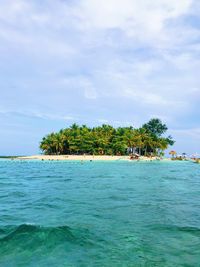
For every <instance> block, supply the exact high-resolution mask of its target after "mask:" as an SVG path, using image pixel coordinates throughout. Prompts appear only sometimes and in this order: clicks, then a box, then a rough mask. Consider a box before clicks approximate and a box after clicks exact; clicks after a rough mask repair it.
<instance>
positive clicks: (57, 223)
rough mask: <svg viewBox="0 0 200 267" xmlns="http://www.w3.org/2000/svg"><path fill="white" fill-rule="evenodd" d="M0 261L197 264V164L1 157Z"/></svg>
mask: <svg viewBox="0 0 200 267" xmlns="http://www.w3.org/2000/svg"><path fill="white" fill-rule="evenodd" d="M0 204H1V205H0V266H1V267H17V266H20V267H29V266H31V267H35V266H37V267H40V266H41V267H46V266H48V267H49V265H51V266H56V267H61V266H65V267H66V266H67V267H68V266H69V267H70V266H76V267H79V266H82V267H84V266H101V267H104V266H105V267H112V266H114V267H117V266H122V267H126V266H130V267H134V266H136V267H143V266H144V267H151V266H152V267H154V266H158V267H164V266H166V267H172V266H173V267H176V266H187V267H189V266H194V267H196V266H197V267H198V266H200V165H198V164H194V163H190V162H141V163H138V162H137V163H136V162H125V161H124V162H123V161H121V162H120V161H119V162H103V161H102V162H84V163H81V162H57V161H17V160H14V161H10V160H0Z"/></svg>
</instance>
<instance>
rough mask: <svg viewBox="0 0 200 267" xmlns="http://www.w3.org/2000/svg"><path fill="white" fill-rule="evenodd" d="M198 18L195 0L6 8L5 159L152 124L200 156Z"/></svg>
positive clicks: (28, 3)
mask: <svg viewBox="0 0 200 267" xmlns="http://www.w3.org/2000/svg"><path fill="white" fill-rule="evenodd" d="M199 14H200V2H199V1H198V0H181V1H174V0H154V1H148V0H106V1H102V0H73V1H72V0H43V1H39V0H0V124H1V128H0V154H2V155H6V154H7V155H9V154H33V153H38V152H39V150H38V144H39V141H40V139H41V138H42V136H43V135H45V134H46V133H49V132H50V131H56V130H58V129H60V128H63V127H66V126H69V125H70V124H72V123H73V122H77V123H81V124H82V123H83V124H88V125H91V126H93V125H98V124H102V123H109V124H112V125H114V126H119V125H123V126H124V125H133V126H136V127H138V126H140V125H141V124H143V123H144V122H146V121H147V120H149V119H150V118H152V117H159V118H161V119H162V120H163V122H165V123H166V124H167V125H168V127H169V134H171V135H172V136H173V137H174V138H175V139H176V141H177V142H176V145H175V146H174V149H176V150H177V151H178V152H180V153H181V152H188V153H195V152H199V153H200V108H199V105H200V74H199V70H200V16H199Z"/></svg>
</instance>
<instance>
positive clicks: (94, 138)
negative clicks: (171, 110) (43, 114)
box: [40, 119, 174, 155]
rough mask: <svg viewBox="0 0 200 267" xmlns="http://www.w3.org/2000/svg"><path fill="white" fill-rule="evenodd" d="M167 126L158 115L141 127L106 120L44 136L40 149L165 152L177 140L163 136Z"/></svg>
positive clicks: (94, 152) (51, 151) (50, 151)
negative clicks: (114, 125) (115, 125)
mask: <svg viewBox="0 0 200 267" xmlns="http://www.w3.org/2000/svg"><path fill="white" fill-rule="evenodd" d="M166 131H167V126H166V125H165V124H163V123H162V122H161V121H160V120H159V119H151V120H150V121H149V122H148V123H145V124H144V125H143V126H142V127H141V128H138V129H135V128H133V127H118V128H114V127H112V126H110V125H105V124H103V125H102V126H99V127H93V128H89V127H87V126H86V125H82V126H78V125H77V124H73V125H72V126H71V127H69V128H66V129H62V130H60V131H59V132H57V133H51V134H48V135H47V136H45V137H44V138H43V139H42V141H41V143H40V149H41V150H42V151H43V152H44V153H45V154H49V155H52V154H62V155H64V154H92V155H127V154H130V153H138V154H140V155H163V151H164V150H165V149H167V147H168V146H169V145H173V144H174V141H173V140H172V137H171V136H168V137H163V135H164V134H165V133H166Z"/></svg>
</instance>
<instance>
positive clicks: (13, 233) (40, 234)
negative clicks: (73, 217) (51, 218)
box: [0, 224, 76, 243]
mask: <svg viewBox="0 0 200 267" xmlns="http://www.w3.org/2000/svg"><path fill="white" fill-rule="evenodd" d="M0 233H5V235H4V236H3V237H1V238H0V243H2V242H7V241H10V240H16V239H19V238H23V239H26V238H36V239H40V240H48V239H55V240H67V241H74V240H75V239H76V238H75V236H74V235H73V234H72V230H71V228H70V227H68V226H58V227H42V226H38V225H32V224H22V225H19V226H17V227H8V228H7V229H6V228H4V229H0Z"/></svg>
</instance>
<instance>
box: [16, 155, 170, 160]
mask: <svg viewBox="0 0 200 267" xmlns="http://www.w3.org/2000/svg"><path fill="white" fill-rule="evenodd" d="M15 159H20V160H56V161H76V160H77V161H158V160H160V159H159V158H158V157H152V158H149V157H144V156H141V157H140V158H139V159H135V160H131V159H130V156H106V155H105V156H93V155H33V156H21V157H17V158H15ZM161 160H162V161H163V160H164V161H166V160H167V161H171V159H168V158H164V159H161Z"/></svg>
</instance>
